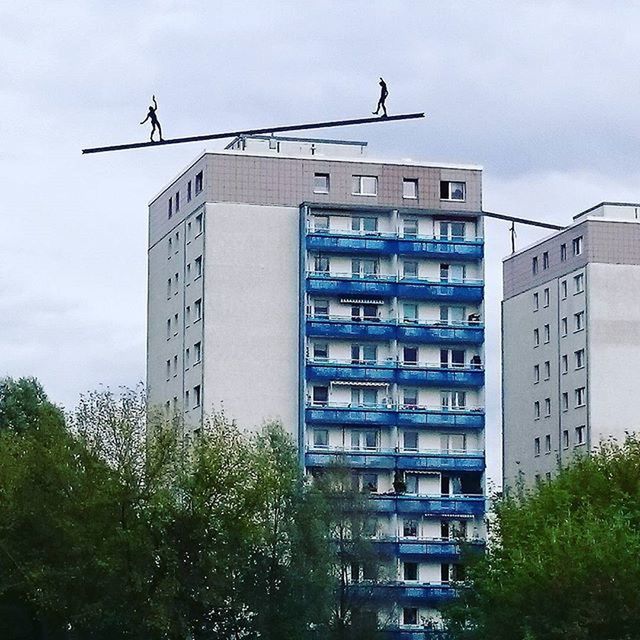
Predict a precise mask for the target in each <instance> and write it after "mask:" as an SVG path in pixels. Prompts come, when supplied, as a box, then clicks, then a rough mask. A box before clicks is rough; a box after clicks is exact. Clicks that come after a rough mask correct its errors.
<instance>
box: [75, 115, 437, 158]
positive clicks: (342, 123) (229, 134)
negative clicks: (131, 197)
mask: <svg viewBox="0 0 640 640" xmlns="http://www.w3.org/2000/svg"><path fill="white" fill-rule="evenodd" d="M424 117H425V116H424V113H404V114H401V115H397V116H387V117H384V118H357V119H355V120H331V121H330V122H314V123H311V124H294V125H286V126H280V127H264V128H263V129H245V130H243V131H242V130H241V131H225V132H224V133H211V134H208V135H204V136H189V137H188V138H170V139H168V140H161V141H159V142H133V143H131V144H117V145H113V146H110V147H94V148H91V149H83V150H82V153H103V152H104V151H123V150H125V149H142V148H145V147H160V146H162V145H166V144H181V143H183V142H200V141H201V140H218V139H220V138H234V137H236V136H251V135H255V134H259V133H263V134H264V133H267V134H268V133H279V132H281V131H302V130H303V129H325V128H328V127H346V126H350V125H356V124H369V123H372V122H394V121H396V120H412V119H414V118H424Z"/></svg>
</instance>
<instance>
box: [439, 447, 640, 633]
mask: <svg viewBox="0 0 640 640" xmlns="http://www.w3.org/2000/svg"><path fill="white" fill-rule="evenodd" d="M639 557H640V440H639V439H638V438H635V437H633V438H628V439H627V441H626V442H625V443H624V444H623V445H618V444H615V443H613V442H609V443H606V444H604V445H603V446H602V447H601V448H600V450H599V451H598V453H597V454H595V455H593V456H592V457H589V458H587V457H584V458H580V459H578V460H576V462H575V463H574V464H572V465H571V466H570V467H568V468H566V469H564V470H562V471H560V473H559V475H558V476H557V478H555V479H554V480H552V481H549V482H546V483H544V484H542V485H540V486H539V487H537V488H536V489H535V490H534V491H530V492H526V493H523V492H520V495H516V496H509V497H505V498H503V499H501V500H499V501H498V503H497V505H496V507H495V533H494V536H493V542H492V544H491V545H490V547H489V549H488V551H487V554H486V555H485V557H484V558H483V559H481V560H479V561H478V562H477V564H475V566H473V567H472V568H471V571H470V579H469V582H468V583H467V585H466V588H465V589H464V590H463V595H462V598H461V599H460V601H459V602H458V603H457V604H456V605H454V606H453V607H452V608H451V609H450V610H449V611H448V616H449V623H450V628H451V630H452V637H453V638H467V639H469V640H472V639H473V640H475V639H478V640H479V639H484V638H493V639H494V640H503V639H504V640H587V639H590V638H602V639H607V640H631V638H637V636H638V628H640V599H639V597H638V593H640V563H639V562H638V558H639Z"/></svg>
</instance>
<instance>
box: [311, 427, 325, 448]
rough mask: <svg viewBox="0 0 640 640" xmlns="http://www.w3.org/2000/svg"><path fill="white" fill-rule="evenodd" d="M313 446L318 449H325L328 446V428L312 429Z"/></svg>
mask: <svg viewBox="0 0 640 640" xmlns="http://www.w3.org/2000/svg"><path fill="white" fill-rule="evenodd" d="M313 446H314V447H316V448H319V449H326V448H328V447H329V430H328V429H314V430H313Z"/></svg>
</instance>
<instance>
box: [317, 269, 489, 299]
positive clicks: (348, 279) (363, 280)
mask: <svg viewBox="0 0 640 640" xmlns="http://www.w3.org/2000/svg"><path fill="white" fill-rule="evenodd" d="M307 291H309V292H310V293H323V294H327V295H332V294H335V295H342V294H346V295H375V296H381V297H384V298H390V297H394V296H398V297H402V298H410V299H412V300H460V301H464V302H476V303H477V302H480V301H481V300H482V297H483V281H482V280H477V279H471V278H465V279H461V280H455V281H454V280H432V279H427V278H413V277H412V278H408V277H404V276H400V275H399V274H362V275H360V274H356V275H354V274H352V273H336V272H327V271H308V272H307Z"/></svg>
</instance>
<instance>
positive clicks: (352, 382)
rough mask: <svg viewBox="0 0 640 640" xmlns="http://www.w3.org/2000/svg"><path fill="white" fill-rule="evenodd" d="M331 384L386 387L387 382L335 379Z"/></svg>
mask: <svg viewBox="0 0 640 640" xmlns="http://www.w3.org/2000/svg"><path fill="white" fill-rule="evenodd" d="M331 384H334V385H336V386H341V387H388V386H389V383H388V382H361V381H358V380H335V381H333V382H332V383H331Z"/></svg>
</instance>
